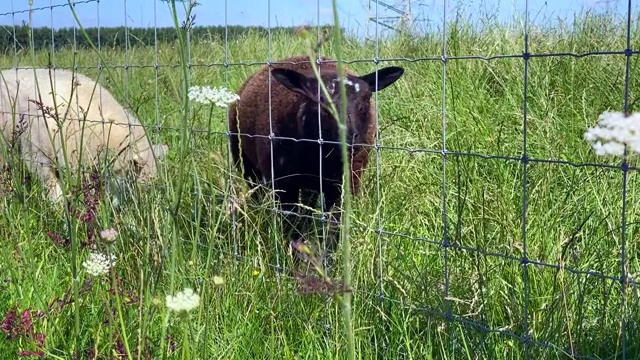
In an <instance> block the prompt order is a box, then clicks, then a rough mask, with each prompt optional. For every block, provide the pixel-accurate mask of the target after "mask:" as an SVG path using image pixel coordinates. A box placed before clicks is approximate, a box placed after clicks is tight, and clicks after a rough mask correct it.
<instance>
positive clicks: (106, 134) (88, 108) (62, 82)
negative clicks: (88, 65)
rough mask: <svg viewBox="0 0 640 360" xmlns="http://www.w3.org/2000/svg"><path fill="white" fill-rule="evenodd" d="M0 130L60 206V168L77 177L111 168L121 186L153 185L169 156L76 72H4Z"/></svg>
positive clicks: (106, 94)
mask: <svg viewBox="0 0 640 360" xmlns="http://www.w3.org/2000/svg"><path fill="white" fill-rule="evenodd" d="M34 75H35V76H34ZM36 79H37V83H36ZM38 90H39V91H38ZM52 90H53V91H52ZM54 94H55V97H54V96H53V95H54ZM130 125H132V126H130ZM0 128H1V129H2V134H3V137H4V139H5V141H6V144H9V143H11V142H12V141H13V142H14V143H15V144H16V146H17V147H18V148H19V152H20V155H21V157H22V160H23V161H24V162H25V163H26V166H27V169H28V170H29V171H30V172H31V173H32V174H35V175H37V177H38V178H39V179H40V180H41V181H42V182H43V184H44V185H45V187H46V189H47V192H48V197H49V199H50V200H51V201H52V202H54V203H56V202H58V201H59V200H60V199H61V198H62V195H63V190H62V187H61V184H60V181H59V176H60V174H59V173H58V171H57V170H56V169H57V167H58V166H59V167H61V168H66V169H68V170H71V171H72V172H76V171H78V169H79V168H81V169H83V171H86V169H87V168H89V167H93V168H94V169H95V168H98V167H99V168H100V169H104V167H103V166H102V165H105V164H110V165H112V167H111V168H110V170H111V172H112V173H113V175H115V177H116V180H117V182H121V181H122V180H123V179H126V178H127V177H128V175H129V174H135V175H136V177H137V180H138V181H139V182H140V183H143V184H148V183H149V181H150V180H151V179H152V178H154V177H155V176H156V173H157V163H156V159H160V158H163V157H164V156H165V155H166V153H167V151H168V146H167V145H165V144H158V145H151V144H150V142H149V140H148V138H147V136H146V133H145V130H144V128H143V127H142V126H140V121H139V120H138V119H137V118H136V117H135V116H134V115H133V114H132V113H131V112H129V111H127V110H126V109H125V108H124V107H122V105H120V104H119V103H118V101H117V100H116V99H115V98H114V97H113V95H112V94H111V93H110V92H109V91H108V90H107V89H105V88H104V87H102V86H101V85H100V84H99V83H98V82H96V81H94V80H92V79H91V78H89V77H87V76H85V75H82V74H79V73H77V72H74V71H71V70H61V69H57V70H53V69H47V68H42V69H35V70H34V69H15V68H14V69H8V70H4V71H2V72H0ZM83 130H84V131H83ZM52 140H53V141H52ZM63 143H64V145H65V148H64V149H66V151H63V150H64V149H63V147H62V145H63ZM65 153H66V154H65ZM154 153H155V157H154ZM65 158H66V161H65ZM56 160H57V163H56ZM0 161H2V159H1V158H0Z"/></svg>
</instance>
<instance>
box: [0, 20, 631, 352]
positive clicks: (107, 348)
mask: <svg viewBox="0 0 640 360" xmlns="http://www.w3.org/2000/svg"><path fill="white" fill-rule="evenodd" d="M459 18H462V17H459ZM637 20H639V19H638V17H637V16H636V17H634V18H633V19H632V26H633V27H632V29H631V38H630V40H631V44H630V47H631V48H633V49H637V48H640V44H639V43H638V39H639V38H640V37H639V35H640V33H639V31H638V30H639V29H638V28H637V24H638V22H637ZM345 41H346V43H345V42H343V50H344V54H343V57H344V59H345V60H348V61H351V62H350V63H349V65H348V66H349V67H350V68H352V69H354V70H355V71H357V72H360V73H362V74H364V73H368V72H370V71H372V70H373V69H375V64H374V63H373V62H372V59H374V58H376V57H378V58H380V59H389V58H393V59H395V60H393V61H384V62H381V64H383V66H387V65H400V66H403V67H405V70H406V71H405V74H404V76H403V78H401V79H400V80H399V81H398V82H397V83H396V84H394V85H393V86H391V87H389V88H388V89H385V90H384V91H383V92H380V93H379V94H378V104H379V124H380V125H379V128H380V136H379V144H380V147H379V149H378V150H377V151H374V152H373V153H372V160H371V163H370V167H369V169H368V170H367V172H366V176H365V179H364V182H363V184H362V190H363V193H362V194H361V196H359V197H358V198H355V199H354V200H353V202H352V209H353V212H352V214H351V215H350V216H351V224H352V227H351V231H350V234H349V236H350V239H351V240H350V242H351V249H352V251H351V255H352V264H353V276H352V288H353V304H352V308H353V315H352V319H353V326H354V337H355V341H356V352H357V354H358V356H359V358H362V359H371V358H407V359H414V358H415V359H431V358H433V359H445V358H446V359H449V358H451V359H461V358H468V359H485V358H486V359H490V358H494V359H521V358H578V357H581V356H591V357H593V358H607V359H612V358H623V357H624V356H626V358H636V357H639V356H640V345H639V344H638V342H637V339H638V337H639V336H640V323H639V321H640V311H639V310H640V304H639V300H638V295H637V286H636V285H635V281H636V279H635V276H636V275H637V274H639V273H640V263H639V261H638V251H639V250H640V247H639V246H640V244H638V238H639V236H640V233H639V231H638V230H639V229H638V226H637V224H636V223H637V220H638V211H637V210H636V206H635V205H636V204H637V203H638V202H639V201H640V187H639V186H638V182H639V181H638V180H639V179H638V173H637V171H636V169H635V166H636V165H637V162H638V161H637V157H633V156H631V157H630V158H629V163H630V166H631V168H630V170H629V171H628V178H627V180H628V181H627V183H626V187H625V189H626V194H625V196H624V197H623V167H622V166H620V164H621V158H613V157H607V158H601V157H597V156H595V155H594V154H593V151H592V149H591V148H590V146H589V144H588V143H587V142H585V141H584V139H583V134H584V132H585V130H586V128H588V127H590V126H592V125H593V124H594V123H595V121H596V120H597V118H598V116H599V114H600V113H602V112H603V111H605V110H608V109H611V110H616V111H623V110H624V100H625V69H626V66H627V59H626V57H625V56H624V55H623V54H598V55H590V56H580V57H576V56H533V57H531V58H530V59H529V63H528V73H527V85H528V86H527V88H526V155H527V158H528V161H527V162H523V161H522V156H523V151H524V150H525V148H524V142H523V139H524V131H523V118H524V112H523V108H524V105H525V102H524V95H525V87H524V78H525V71H524V63H525V61H524V60H523V59H522V57H521V56H519V55H521V54H522V52H523V49H524V36H523V31H522V28H521V26H519V25H517V23H516V22H514V23H513V24H499V23H492V22H490V21H488V22H486V23H484V24H483V25H482V27H478V26H473V25H471V24H468V23H465V22H463V21H459V20H453V21H451V22H450V23H449V24H448V27H447V32H446V47H447V56H448V57H449V58H448V59H447V61H446V78H445V81H444V83H443V61H442V59H441V56H442V48H443V39H442V34H441V33H437V32H435V31H434V32H433V33H431V34H428V35H419V36H418V35H398V36H394V37H389V38H384V39H381V40H380V41H379V43H377V42H375V41H363V40H358V39H355V38H352V37H349V36H347V37H346V38H345ZM528 42H529V51H530V52H531V53H532V54H540V53H587V52H607V51H617V52H622V51H623V50H624V49H625V48H627V43H626V42H627V37H626V19H624V18H620V17H616V16H614V15H613V14H604V15H596V14H589V13H585V14H583V15H582V16H581V17H579V19H578V20H577V21H576V22H575V23H571V24H567V23H564V24H562V23H559V24H557V25H556V26H550V27H546V28H543V27H531V28H530V34H529V37H528ZM305 44H306V42H305V40H304V38H303V37H301V36H299V35H294V34H286V33H278V34H276V35H274V36H272V37H271V39H269V38H268V37H265V36H263V35H262V34H252V33H247V34H245V35H242V36H239V37H238V38H236V39H234V40H233V41H231V42H229V43H228V44H225V43H224V42H221V41H218V40H216V39H212V40H211V41H200V42H198V43H197V44H194V45H192V46H190V47H189V61H190V64H191V66H190V67H189V68H188V72H189V74H190V77H191V84H192V85H211V86H226V87H227V88H228V89H230V90H232V91H234V90H236V89H237V88H239V86H240V85H241V83H242V82H243V81H244V79H245V78H246V77H247V76H249V75H250V74H251V73H252V72H253V71H255V70H256V69H257V68H258V66H260V64H261V63H264V62H265V61H266V58H267V56H269V57H270V58H271V59H279V58H283V57H286V56H288V55H291V54H296V53H303V52H305V51H306V47H305V46H306V45H305ZM178 46H179V45H178V44H177V43H176V44H159V45H158V47H157V49H156V48H154V47H150V46H137V45H136V43H135V41H132V46H131V48H130V49H129V50H128V51H123V50H122V49H120V48H110V47H109V45H108V44H103V46H101V58H100V57H99V56H98V54H97V53H96V52H95V51H93V50H91V49H87V50H81V51H74V49H73V48H72V47H70V46H68V47H64V48H61V49H57V50H56V51H55V52H54V53H49V52H48V51H45V50H42V51H38V52H36V53H35V64H34V60H33V57H32V54H30V53H29V51H28V49H25V50H20V51H18V52H17V53H14V52H13V49H7V50H6V53H5V54H4V55H3V56H2V57H0V66H1V67H2V68H8V67H11V66H15V65H16V64H17V65H19V66H31V65H38V66H46V65H47V64H48V63H49V62H51V63H53V64H55V66H58V67H70V66H73V64H74V62H75V63H76V64H77V65H78V67H79V70H80V71H81V72H83V73H84V74H86V75H88V76H91V77H94V78H97V77H98V75H99V74H100V72H99V69H98V64H102V65H103V66H104V67H114V66H115V68H112V69H111V72H110V74H107V73H105V72H103V73H102V75H101V77H100V80H101V82H102V83H103V84H104V85H105V86H106V87H107V88H109V89H110V90H113V92H114V94H115V95H116V97H117V98H118V99H119V100H120V101H122V102H123V103H124V104H129V105H130V106H131V107H132V108H133V110H134V111H135V112H136V113H137V114H138V116H139V118H140V119H141V121H142V122H143V123H144V124H145V125H148V129H149V130H148V133H149V134H150V137H151V141H152V142H153V143H159V142H163V143H167V144H169V154H168V155H167V158H166V159H165V160H164V161H163V166H162V167H161V176H160V179H161V180H160V181H159V182H158V183H157V184H156V186H155V187H154V188H153V191H146V190H143V189H141V190H140V191H138V192H137V193H135V194H132V195H133V196H132V199H131V202H130V204H129V205H127V206H125V207H124V208H122V209H117V210H114V209H112V208H111V206H110V205H109V203H108V201H106V200H105V199H104V198H99V197H97V196H96V195H95V191H94V190H95V189H93V188H92V186H95V185H96V182H95V181H93V180H94V179H93V178H92V177H90V176H88V177H87V178H86V181H85V182H84V183H82V184H70V185H69V186H70V187H69V189H68V190H69V193H70V199H71V203H72V205H73V206H72V209H71V211H70V212H69V214H70V215H71V216H70V218H69V220H68V221H67V217H65V215H64V212H63V211H61V210H60V209H58V210H56V209H55V208H54V207H52V206H51V205H50V204H49V203H47V202H46V201H43V190H42V187H41V186H40V184H38V183H37V182H34V181H26V180H25V179H24V174H26V172H25V171H24V169H22V167H21V166H20V165H19V162H17V161H16V160H15V159H11V160H12V165H13V166H12V167H11V169H10V170H9V169H3V171H2V172H1V173H0V192H1V193H2V197H1V198H0V209H1V210H0V211H1V213H2V216H0V233H2V234H3V235H4V236H3V239H2V241H0V317H4V324H3V330H4V331H5V332H6V333H7V337H6V338H4V339H2V340H0V354H7V356H12V355H8V354H16V353H18V352H21V351H36V350H40V351H43V352H44V353H45V354H46V356H47V357H48V358H59V359H68V358H71V355H70V354H71V353H72V352H73V351H74V350H76V349H77V350H79V352H80V353H81V354H82V355H81V358H92V357H90V356H91V355H92V354H94V355H96V356H97V358H100V359H107V358H120V357H118V356H123V358H126V357H125V355H126V354H127V353H128V354H129V355H131V356H133V357H135V358H142V359H146V358H150V359H157V358H160V356H161V355H160V354H164V356H166V358H171V359H174V358H175V359H211V358H238V359H257V358H270V359H290V358H309V359H310V358H323V359H327V358H330V359H343V358H345V356H344V354H345V351H346V350H345V349H346V344H345V334H344V328H343V324H342V317H341V313H340V305H339V303H338V302H337V301H335V299H334V297H333V296H332V293H333V291H334V290H335V289H333V288H332V287H331V286H327V284H325V283H323V282H322V281H317V280H314V278H312V277H311V276H310V275H309V276H308V275H305V274H297V273H296V272H294V271H293V270H292V269H291V266H290V265H292V264H293V262H292V257H291V254H290V251H289V250H288V248H287V243H286V241H285V240H284V239H282V238H281V237H280V236H279V233H278V231H277V226H278V224H277V223H276V222H275V221H274V215H273V212H272V211H271V210H270V208H271V207H272V205H271V204H269V203H268V202H266V201H265V203H264V204H262V205H263V206H261V207H257V208H256V207H255V206H252V205H251V203H250V202H248V201H246V195H247V192H248V189H247V187H246V185H245V184H244V182H243V181H242V179H241V176H240V175H239V174H238V172H237V171H235V169H234V168H233V167H232V166H231V165H230V164H229V155H228V136H227V134H226V126H227V125H226V124H227V122H226V113H225V110H224V109H221V108H217V107H209V106H203V105H199V104H192V108H191V110H190V111H189V112H188V118H187V120H188V121H187V122H186V123H187V125H188V128H187V130H188V133H189V134H190V137H189V142H188V152H187V156H186V158H184V159H182V158H180V156H179V155H178V154H179V152H178V151H179V150H178V149H179V144H180V141H181V140H180V139H181V136H182V135H181V131H182V130H184V128H183V126H184V122H183V121H182V120H183V119H182V116H183V114H184V112H185V109H184V108H183V102H184V97H185V96H186V93H185V92H184V89H183V87H184V84H183V83H182V77H181V73H180V64H181V59H180V55H179V51H178ZM321 52H322V54H323V55H326V56H331V57H333V56H334V54H333V46H332V42H331V40H329V41H327V42H326V43H324V44H323V45H322V47H321ZM504 54H512V55H515V56H514V57H498V58H492V59H489V60H486V59H481V58H474V57H471V58H469V57H470V56H472V55H473V56H476V55H478V56H485V57H492V56H497V55H504ZM518 56H519V57H518ZM363 59H364V60H368V61H354V60H363ZM402 59H421V60H417V61H403V60H402ZM637 59H638V56H637V54H635V53H634V54H633V56H631V58H630V62H629V67H630V74H629V87H628V100H629V104H630V110H631V111H634V110H636V107H637V104H636V102H635V100H636V99H637V98H638V96H640V92H639V90H640V89H639V88H638V86H639V85H640V83H639V81H638V78H637V76H636V74H637V69H638V66H637ZM225 62H228V63H229V66H224V64H225ZM156 63H157V64H158V66H157V67H156V66H154V65H155V64H156ZM125 64H126V65H127V66H123V65H125ZM211 64H213V65H211ZM443 85H444V86H445V89H444V90H445V97H443ZM443 101H444V102H443ZM443 112H444V115H445V116H444V119H445V120H446V121H445V122H444V126H445V127H444V129H443ZM443 136H444V139H445V140H446V143H444V141H443ZM443 148H444V149H446V157H445V159H446V161H444V162H443V155H442V150H443ZM603 164H604V165H606V166H602V165H603ZM181 170H184V173H185V174H186V177H180V176H176V174H177V173H179V172H180V171H181ZM525 175H526V176H525ZM523 179H525V182H524V184H523ZM179 186H183V187H184V193H183V196H182V197H181V199H180V202H179V203H177V208H173V207H172V206H173V205H174V202H173V194H174V191H175V189H176V188H177V187H179ZM625 201H626V205H627V207H626V211H625V213H624V215H623V202H625ZM523 203H525V204H526V206H523ZM523 209H524V211H525V212H526V219H525V218H523ZM75 210H78V211H77V212H75ZM623 216H624V222H625V225H626V226H625V227H624V228H623V227H622V224H623ZM171 218H173V219H174V220H172V221H170V220H169V219H171ZM523 221H525V222H524V223H523ZM523 227H524V230H526V231H523ZM109 228H114V229H116V230H117V233H118V235H117V236H116V238H115V240H114V241H113V242H112V243H108V244H105V242H104V241H102V240H100V236H99V232H100V231H102V230H104V229H109ZM67 230H68V231H67ZM623 234H624V237H623ZM173 239H177V240H178V241H177V242H175V241H173ZM623 245H624V254H625V255H624V260H625V262H624V263H621V251H622V249H623ZM93 246H101V247H105V246H106V247H108V248H109V250H110V251H111V252H113V253H114V254H115V255H116V256H117V260H116V264H115V266H114V268H113V269H112V271H111V272H110V274H109V276H106V277H104V276H103V277H92V276H91V275H90V274H89V273H87V272H86V271H84V268H83V267H82V265H81V264H82V262H83V261H84V260H85V259H87V257H88V256H89V252H90V249H91V248H92V247H93ZM340 254H341V252H338V255H340ZM337 264H341V261H337ZM623 269H624V274H626V276H627V277H628V279H627V280H629V281H630V283H625V282H624V281H620V277H621V274H622V273H623ZM73 274H77V278H76V279H75V280H76V281H77V282H78V285H79V286H77V287H75V289H74V290H72V281H73V280H74V276H73ZM331 276H332V277H333V278H336V279H339V278H340V276H341V271H340V268H339V266H338V267H337V268H336V269H335V271H334V273H333V274H331ZM220 278H222V279H224V282H223V283H222V284H221V281H220ZM336 281H339V280H336ZM334 285H335V284H334ZM183 287H191V288H193V289H194V290H195V291H196V292H197V293H198V294H199V295H200V297H201V300H200V306H199V307H198V308H197V309H196V310H194V311H193V312H191V313H189V314H188V315H186V316H175V315H173V314H169V315H168V316H167V308H166V306H165V295H166V294H172V293H174V292H176V291H178V290H180V289H182V288H183ZM12 313H14V314H15V316H16V320H14V321H13V322H8V321H7V319H9V320H11V316H10V315H11V314H12ZM24 314H30V318H31V321H32V324H33V331H32V332H29V329H26V330H25V329H22V327H25V326H22V327H20V325H19V324H20V321H18V320H17V319H23V320H25V321H26V320H28V319H27V318H28V317H29V316H27V315H24ZM27 322H28V321H27ZM17 324H18V325H17ZM23 325H24V322H23ZM623 327H624V331H622V328H623ZM23 330H25V331H23ZM25 334H27V335H25ZM34 334H35V335H34ZM37 334H43V335H37ZM41 338H42V341H40V340H39V339H41ZM623 342H624V344H625V346H624V349H623V346H622V344H623ZM38 345H41V347H39V346H38ZM138 356H139V357H138Z"/></svg>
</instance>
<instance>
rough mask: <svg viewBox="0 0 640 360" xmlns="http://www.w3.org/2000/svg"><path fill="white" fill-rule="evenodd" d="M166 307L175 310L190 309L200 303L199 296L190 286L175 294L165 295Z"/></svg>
mask: <svg viewBox="0 0 640 360" xmlns="http://www.w3.org/2000/svg"><path fill="white" fill-rule="evenodd" d="M166 300H167V308H169V310H173V311H176V312H181V311H191V310H193V309H195V308H197V307H198V305H199V304H200V296H199V295H198V294H196V293H194V292H193V289H191V288H185V289H184V290H183V291H180V292H178V293H177V294H176V295H175V296H171V295H167V297H166Z"/></svg>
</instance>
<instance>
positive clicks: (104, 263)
mask: <svg viewBox="0 0 640 360" xmlns="http://www.w3.org/2000/svg"><path fill="white" fill-rule="evenodd" d="M115 263H116V256H115V255H114V254H111V255H110V257H109V258H107V256H106V255H104V254H101V253H96V252H92V253H91V254H89V259H87V260H85V261H84V262H83V263H82V266H84V267H85V268H86V269H87V272H88V273H89V274H91V275H93V276H100V275H104V274H106V273H108V272H109V269H111V268H112V267H113V266H114V265H115Z"/></svg>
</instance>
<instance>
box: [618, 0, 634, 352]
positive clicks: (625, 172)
mask: <svg viewBox="0 0 640 360" xmlns="http://www.w3.org/2000/svg"><path fill="white" fill-rule="evenodd" d="M624 54H625V74H624V103H623V106H624V114H625V116H626V115H629V80H630V76H631V55H632V48H631V0H628V2H627V24H626V47H625V49H624ZM621 167H622V219H621V230H620V231H621V233H620V288H621V289H620V292H621V299H620V307H621V313H622V319H620V338H621V342H622V359H623V360H624V359H626V358H627V341H626V337H627V335H626V328H627V309H626V296H627V285H628V279H627V276H628V274H627V181H628V178H629V164H628V163H627V151H626V149H625V151H624V155H623V158H622V165H621Z"/></svg>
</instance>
